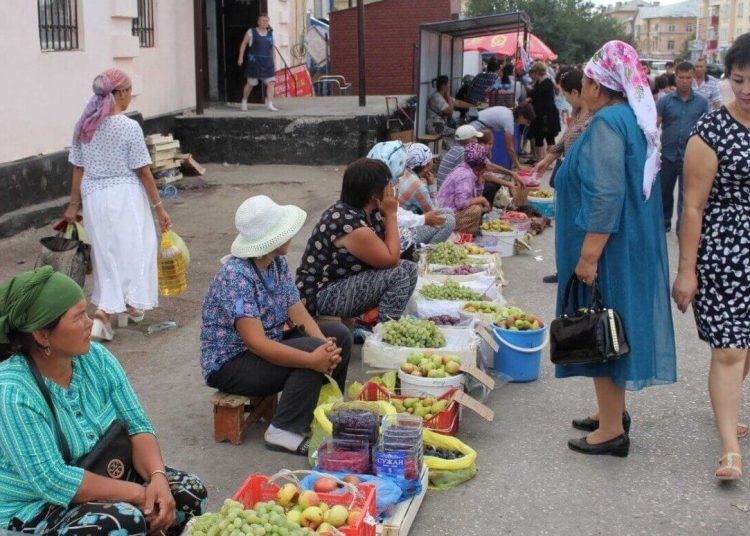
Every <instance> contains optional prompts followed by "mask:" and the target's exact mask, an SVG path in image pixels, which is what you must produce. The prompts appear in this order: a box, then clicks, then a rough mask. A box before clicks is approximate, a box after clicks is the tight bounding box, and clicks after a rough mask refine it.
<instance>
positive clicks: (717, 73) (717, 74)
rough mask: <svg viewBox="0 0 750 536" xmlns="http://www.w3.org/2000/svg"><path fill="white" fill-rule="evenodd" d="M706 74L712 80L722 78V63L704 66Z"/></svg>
mask: <svg viewBox="0 0 750 536" xmlns="http://www.w3.org/2000/svg"><path fill="white" fill-rule="evenodd" d="M706 72H707V73H708V74H710V75H711V76H713V77H714V78H718V79H722V78H724V64H723V63H709V64H708V65H707V66H706Z"/></svg>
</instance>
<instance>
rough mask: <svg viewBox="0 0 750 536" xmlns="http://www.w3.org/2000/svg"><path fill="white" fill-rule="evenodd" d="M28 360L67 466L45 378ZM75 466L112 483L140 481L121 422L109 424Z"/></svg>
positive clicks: (63, 441) (65, 446) (67, 454)
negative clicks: (47, 408)
mask: <svg viewBox="0 0 750 536" xmlns="http://www.w3.org/2000/svg"><path fill="white" fill-rule="evenodd" d="M27 361H28V363H29V368H30V369H31V374H32V375H33V376H34V380H35V381H36V384H37V386H38V387H39V390H40V391H41V392H42V396H44V400H46V402H47V405H48V406H49V409H50V411H51V412H52V418H53V420H54V425H55V436H56V438H57V443H58V446H59V447H60V452H61V453H62V457H63V460H64V461H65V463H66V464H69V463H71V461H72V460H71V454H70V447H69V446H68V442H67V440H66V439H65V436H64V435H63V432H62V429H61V428H60V423H59V421H58V420H57V412H56V411H55V406H54V405H52V398H51V397H50V394H49V389H47V386H46V385H45V384H44V379H43V378H42V375H41V373H40V372H39V369H38V368H37V366H36V364H35V363H34V360H33V359H31V358H29V359H27ZM74 465H75V466H76V467H80V468H81V469H85V470H86V471H91V472H92V473H96V474H97V475H100V476H105V477H108V478H114V479H115V480H123V481H125V480H127V481H129V482H139V481H140V477H139V475H138V473H136V472H135V471H134V470H133V447H132V445H131V443H130V434H129V433H128V427H127V426H126V425H125V423H124V422H123V421H121V420H120V419H115V420H114V421H112V424H110V425H109V428H107V431H106V432H104V435H103V436H102V438H101V439H100V440H99V441H98V442H97V443H96V445H94V448H93V449H91V451H90V452H89V453H88V454H86V455H85V456H84V457H82V458H81V459H80V460H78V462H77V463H75V464H74Z"/></svg>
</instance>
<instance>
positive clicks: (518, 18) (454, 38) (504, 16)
mask: <svg viewBox="0 0 750 536" xmlns="http://www.w3.org/2000/svg"><path fill="white" fill-rule="evenodd" d="M530 26H531V19H530V18H529V15H528V14H527V13H525V12H523V11H514V12H511V13H500V14H497V15H487V16H486V17H472V18H468V19H456V20H447V21H443V22H432V23H429V24H422V25H420V27H419V64H418V67H417V74H418V76H419V79H418V85H417V88H416V90H417V95H418V107H417V119H416V123H415V134H416V135H417V136H420V135H423V134H424V133H425V116H426V113H427V100H428V99H429V97H430V94H431V93H432V92H434V88H433V87H432V80H433V79H434V78H435V77H437V76H438V75H441V74H442V75H446V76H448V78H449V79H450V80H451V92H452V93H455V92H456V91H457V90H458V87H459V86H460V84H461V78H462V77H463V61H464V60H463V58H464V40H465V39H469V38H472V37H481V36H484V35H495V34H507V33H514V34H520V35H521V36H524V35H527V34H528V31H529V28H530ZM522 41H523V38H522Z"/></svg>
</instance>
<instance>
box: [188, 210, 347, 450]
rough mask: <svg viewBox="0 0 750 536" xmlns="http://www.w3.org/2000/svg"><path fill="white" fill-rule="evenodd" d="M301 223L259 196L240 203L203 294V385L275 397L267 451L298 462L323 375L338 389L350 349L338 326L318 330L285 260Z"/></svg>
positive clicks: (296, 213) (300, 214)
mask: <svg viewBox="0 0 750 536" xmlns="http://www.w3.org/2000/svg"><path fill="white" fill-rule="evenodd" d="M306 217H307V214H305V211H304V210H302V209H301V208H298V207H295V206H293V205H286V206H279V205H277V204H276V203H274V202H273V201H272V200H271V199H270V198H268V197H266V196H264V195H259V196H256V197H251V198H250V199H248V200H246V201H245V202H244V203H242V205H240V208H239V209H237V214H236V215H235V225H236V227H237V230H238V231H239V233H240V234H239V235H237V238H236V239H235V240H234V243H233V244H232V249H231V253H232V254H231V256H228V257H225V259H222V261H223V265H222V267H221V268H220V269H219V272H218V273H217V274H216V277H214V280H213V282H212V283H211V285H210V286H209V288H208V294H207V295H206V299H205V300H204V302H203V315H202V316H203V325H202V328H201V369H202V371H203V377H204V378H205V380H206V384H208V385H209V386H210V387H213V388H215V389H219V390H221V391H223V392H225V393H231V394H235V395H242V396H270V395H275V394H276V393H279V392H281V399H280V400H279V405H278V408H277V410H276V413H275V414H274V416H273V420H272V422H271V424H270V425H269V427H268V429H267V430H266V433H265V441H266V446H267V447H268V448H270V449H273V450H282V451H288V452H292V453H295V454H299V455H302V456H307V449H308V446H309V439H307V438H305V436H304V435H303V434H304V432H305V430H306V428H307V427H308V426H309V425H310V422H311V421H312V414H313V411H314V410H315V405H316V403H317V401H318V394H319V392H320V387H321V386H322V385H323V382H325V376H324V375H325V374H330V375H332V376H333V378H334V379H335V380H336V382H337V383H338V385H339V387H340V388H341V389H342V390H343V389H344V384H345V383H346V371H347V367H348V365H349V355H350V353H351V348H352V336H351V333H350V332H349V330H348V329H347V328H346V327H344V326H343V325H342V324H338V323H328V324H321V325H320V326H318V324H317V323H316V322H315V320H313V318H312V317H311V316H310V314H309V313H308V312H307V309H305V306H304V305H303V304H302V302H300V297H299V292H298V290H297V287H296V286H295V284H294V279H293V278H292V276H291V274H290V273H289V267H288V266H287V263H286V258H285V255H286V254H287V251H288V250H289V244H290V243H291V241H292V238H293V237H294V236H295V235H296V234H297V233H298V232H299V230H300V229H301V228H302V226H303V225H304V223H305V218H306ZM287 328H288V329H287Z"/></svg>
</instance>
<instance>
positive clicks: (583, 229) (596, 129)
mask: <svg viewBox="0 0 750 536" xmlns="http://www.w3.org/2000/svg"><path fill="white" fill-rule="evenodd" d="M585 74H586V76H585V77H584V80H583V92H582V97H583V99H584V101H585V102H586V104H587V105H588V107H589V110H591V111H592V113H594V114H595V115H594V118H593V119H592V121H591V124H590V125H589V127H588V129H586V130H585V131H584V133H583V134H582V135H581V137H580V138H579V139H578V141H577V142H576V144H575V145H574V146H573V148H572V149H571V151H570V154H569V155H567V156H566V158H565V160H564V162H563V164H562V166H561V167H560V169H559V171H558V173H557V176H556V179H555V180H556V188H557V214H556V217H557V222H556V223H557V226H556V236H555V246H556V252H557V270H558V273H559V274H560V286H559V288H558V296H557V309H558V310H557V312H558V314H560V313H561V312H562V301H563V293H564V290H565V283H566V282H567V281H568V279H569V278H570V277H571V275H572V274H574V273H575V274H576V276H577V277H578V279H579V280H580V281H581V282H583V283H584V284H585V285H591V284H592V283H593V281H594V280H595V279H596V280H597V281H598V284H599V288H600V289H601V291H602V295H603V299H604V303H605V304H606V305H607V306H608V307H611V308H613V309H615V310H616V311H618V313H619V314H620V316H621V318H622V320H623V323H624V326H625V330H626V332H627V334H628V340H629V343H630V353H629V354H628V355H626V356H624V357H622V358H620V359H619V360H616V361H612V362H609V363H606V364H598V365H587V366H584V365H567V366H557V367H556V371H555V372H556V376H557V377H558V378H567V377H571V376H586V377H591V378H593V379H594V388H595V391H596V397H597V403H598V411H597V412H596V413H595V414H594V415H593V416H591V417H589V418H586V419H577V420H574V421H573V426H574V427H575V428H578V429H581V430H586V431H589V432H591V433H590V434H589V435H588V436H587V437H583V438H581V439H576V440H571V441H570V442H569V443H568V446H569V447H570V448H571V449H572V450H575V451H578V452H583V453H586V454H611V455H615V456H627V454H628V450H629V447H630V439H629V428H630V417H629V415H628V414H627V413H626V412H625V390H633V391H637V390H639V389H642V388H644V387H648V386H650V385H659V384H668V383H674V382H675V381H676V364H675V362H676V356H675V344H674V331H673V328H672V315H671V306H670V301H669V266H668V258H667V246H666V240H665V237H664V228H663V227H664V225H663V221H662V220H663V218H662V217H661V216H660V214H661V211H662V202H661V193H660V189H659V188H658V187H657V188H653V185H654V181H655V176H656V172H657V170H658V165H659V147H658V139H659V138H658V132H657V130H656V110H655V106H654V103H653V97H652V96H651V93H650V91H647V89H648V85H647V84H648V82H647V79H646V78H645V75H644V74H643V72H642V68H641V66H640V62H639V61H638V56H637V54H636V52H635V50H633V48H632V47H631V46H630V45H627V44H625V43H622V42H620V41H611V42H609V43H607V44H606V45H605V46H604V47H603V48H602V49H601V50H600V51H599V52H597V53H596V54H595V55H594V57H593V58H592V59H591V61H590V62H589V63H588V65H587V66H586V69H585ZM584 288H585V291H584V293H583V294H585V295H583V296H581V298H582V299H583V300H588V299H589V297H590V292H589V288H588V287H584ZM584 303H588V302H587V301H584Z"/></svg>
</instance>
